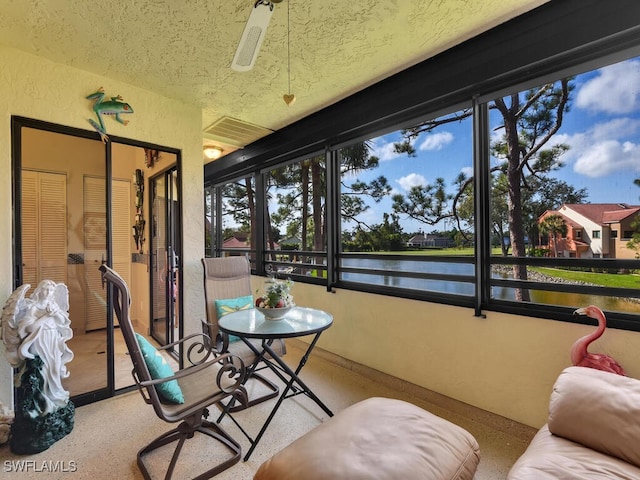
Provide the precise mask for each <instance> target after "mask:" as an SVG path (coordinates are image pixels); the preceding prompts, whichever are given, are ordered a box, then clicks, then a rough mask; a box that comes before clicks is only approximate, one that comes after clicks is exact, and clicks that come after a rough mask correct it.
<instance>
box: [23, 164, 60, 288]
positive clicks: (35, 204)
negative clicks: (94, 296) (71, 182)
mask: <svg viewBox="0 0 640 480" xmlns="http://www.w3.org/2000/svg"><path fill="white" fill-rule="evenodd" d="M21 187H22V198H21V207H22V215H21V219H20V221H21V225H22V263H23V265H22V268H23V283H29V284H30V285H31V287H32V288H35V287H36V285H37V284H38V283H39V282H40V281H41V280H44V279H49V280H53V281H54V282H62V283H64V284H67V229H68V227H67V177H66V175H63V174H58V173H47V172H37V171H31V170H23V171H22V185H21Z"/></svg>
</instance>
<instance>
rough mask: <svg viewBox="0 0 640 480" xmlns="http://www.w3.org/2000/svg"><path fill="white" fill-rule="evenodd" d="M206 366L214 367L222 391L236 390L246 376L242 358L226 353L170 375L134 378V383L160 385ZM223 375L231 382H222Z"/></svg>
mask: <svg viewBox="0 0 640 480" xmlns="http://www.w3.org/2000/svg"><path fill="white" fill-rule="evenodd" d="M207 368H216V374H215V375H216V383H217V385H218V388H220V390H222V391H224V392H231V391H233V390H236V389H237V388H238V387H239V386H241V385H242V383H243V382H244V379H245V376H246V369H245V365H244V362H243V361H242V359H241V358H240V357H238V356H236V355H232V354H230V353H226V354H224V355H220V356H218V357H216V358H215V360H212V361H210V362H203V363H200V364H197V365H193V366H191V367H187V368H183V369H182V370H178V371H177V372H175V373H174V374H173V375H171V376H170V377H164V378H157V379H153V380H146V381H142V382H140V381H138V380H137V379H136V384H137V385H138V387H139V388H140V387H155V386H156V385H160V384H162V383H165V382H169V381H171V380H179V379H181V378H184V377H187V376H189V375H193V374H195V373H197V372H200V371H201V370H204V369H207ZM223 377H226V378H228V379H231V378H232V379H234V380H233V382H232V383H231V384H229V383H228V382H229V380H227V381H226V382H224V384H223V382H222V380H223ZM134 378H135V377H134Z"/></svg>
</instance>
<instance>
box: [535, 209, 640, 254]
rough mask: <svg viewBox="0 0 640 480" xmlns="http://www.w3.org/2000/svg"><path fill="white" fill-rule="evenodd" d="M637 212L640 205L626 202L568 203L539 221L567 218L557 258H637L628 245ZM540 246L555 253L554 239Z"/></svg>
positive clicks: (548, 212)
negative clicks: (552, 216)
mask: <svg viewBox="0 0 640 480" xmlns="http://www.w3.org/2000/svg"><path fill="white" fill-rule="evenodd" d="M638 213H640V205H627V204H626V203H586V204H569V203H566V204H564V205H562V207H560V209H559V210H547V211H546V212H544V213H543V214H542V215H541V216H540V218H538V224H540V223H542V222H544V220H545V218H547V217H548V216H550V215H559V216H560V217H562V219H563V220H564V223H565V225H566V226H567V235H566V236H565V237H562V236H561V235H558V236H557V237H556V240H555V249H556V252H557V255H558V257H571V258H574V257H575V258H635V257H636V253H637V252H636V251H635V250H633V249H630V248H627V242H628V241H629V240H631V237H632V235H633V232H634V230H633V228H632V227H631V223H632V222H633V220H634V219H635V218H636V216H637V215H638ZM541 246H545V247H546V248H549V251H550V252H553V248H554V246H553V238H548V239H547V244H546V245H542V243H541ZM551 254H552V253H551Z"/></svg>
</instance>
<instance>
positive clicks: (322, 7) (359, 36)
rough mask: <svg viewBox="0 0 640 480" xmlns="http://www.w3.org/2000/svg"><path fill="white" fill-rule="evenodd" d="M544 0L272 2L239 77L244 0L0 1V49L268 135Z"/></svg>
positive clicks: (205, 121) (247, 2) (247, 7)
mask: <svg viewBox="0 0 640 480" xmlns="http://www.w3.org/2000/svg"><path fill="white" fill-rule="evenodd" d="M546 1H547V0H316V1H311V0H284V1H283V2H282V3H279V4H276V5H275V10H274V13H273V17H272V18H271V23H270V26H269V28H268V30H267V34H266V38H265V41H264V43H263V45H262V49H261V51H260V54H259V56H258V59H257V61H256V64H255V67H254V69H253V70H251V71H249V72H244V73H239V72H235V71H233V70H231V68H230V64H231V60H232V58H233V55H234V53H235V49H236V46H237V44H238V41H239V39H240V37H241V35H242V31H243V28H244V24H245V22H246V20H247V18H248V16H249V13H250V11H251V9H252V7H253V3H254V0H81V1H77V0H0V44H4V45H6V46H10V47H14V48H17V49H21V50H24V51H27V52H30V53H33V54H36V55H39V56H42V57H46V58H48V59H51V60H53V61H55V62H59V63H63V64H66V65H70V66H73V67H76V68H80V69H83V70H87V71H90V72H94V73H97V74H100V75H104V76H106V77H110V78H114V79H117V80H120V81H123V82H125V83H128V84H131V85H135V86H138V87H141V88H144V89H148V90H151V91H154V92H156V93H159V94H162V95H164V96H167V97H171V98H175V99H179V100H182V101H184V102H187V103H191V104H195V105H198V106H200V107H201V108H202V128H203V130H205V129H207V127H209V126H210V125H212V124H213V123H215V122H218V121H219V120H220V119H222V118H224V117H231V118H232V119H238V120H241V121H244V122H247V123H250V124H253V125H257V126H260V127H264V128H267V129H270V130H278V129H280V128H282V127H284V126H286V125H289V124H290V123H293V122H295V121H296V120H299V119H300V118H303V117H305V116H307V115H309V114H311V113H313V112H316V111H318V110H320V109H321V108H323V107H325V106H327V105H330V104H332V103H335V102H337V101H339V100H340V99H342V98H345V97H347V96H348V95H350V94H352V93H354V92H357V91H359V90H362V89H363V88H365V87H367V86H369V85H371V84H373V83H375V82H376V81H379V80H381V79H383V78H386V77H388V76H390V75H392V74H394V73H396V72H398V71H400V70H403V69H405V68H407V67H408V66H411V65H413V64H415V63H417V62H419V61H421V60H424V59H426V58H429V57H431V56H433V55H435V54H437V53H439V52H441V51H443V50H446V49H447V48H450V47H452V46H454V45H456V44H458V43H461V42H463V41H465V40H467V39H469V38H471V37H473V36H475V35H477V34H479V33H481V32H483V31H485V30H488V29H490V28H491V27H493V26H495V25H498V24H500V23H502V22H505V21H507V20H509V19H510V18H513V17H515V16H517V15H519V14H521V13H524V12H526V11H528V10H530V9H532V8H534V7H536V6H538V5H541V4H543V3H545V2H546ZM287 9H289V25H290V28H289V44H290V51H289V54H290V84H291V89H290V91H289V76H288V69H287V58H288V55H287ZM287 93H292V94H295V96H296V101H295V102H294V103H293V104H292V105H290V106H287V105H286V103H285V102H284V100H283V95H284V94H287ZM205 143H216V142H205ZM228 151H229V149H227V152H228ZM225 153H226V152H225Z"/></svg>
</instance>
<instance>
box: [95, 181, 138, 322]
mask: <svg viewBox="0 0 640 480" xmlns="http://www.w3.org/2000/svg"><path fill="white" fill-rule="evenodd" d="M105 188H106V187H105V181H104V178H96V177H89V176H86V177H84V243H85V245H84V247H85V250H84V263H85V281H86V286H87V289H86V298H85V322H86V323H85V330H86V331H90V330H97V329H101V328H106V326H107V316H106V315H107V309H106V305H107V294H106V290H104V289H103V288H102V279H101V276H100V271H99V270H98V267H99V266H100V264H101V263H102V260H103V259H105V258H106V250H107V249H106V246H107V237H106V206H105ZM111 199H112V208H113V218H112V239H113V268H114V270H115V271H117V272H118V273H119V274H120V275H121V276H122V278H123V279H124V281H125V282H127V283H130V280H131V231H132V230H131V182H129V181H128V180H113V182H112V194H111ZM116 321H117V319H115V318H114V322H116Z"/></svg>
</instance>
